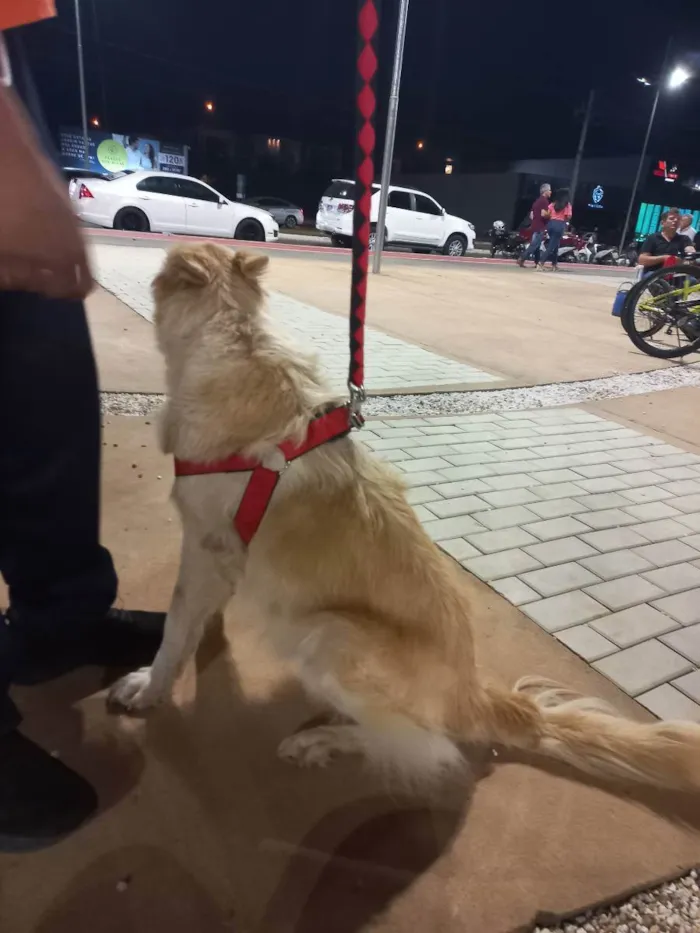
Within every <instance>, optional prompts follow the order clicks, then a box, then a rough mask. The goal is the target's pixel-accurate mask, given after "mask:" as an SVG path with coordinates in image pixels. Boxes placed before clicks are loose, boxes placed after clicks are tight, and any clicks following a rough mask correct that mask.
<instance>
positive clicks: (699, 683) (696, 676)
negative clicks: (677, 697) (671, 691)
mask: <svg viewBox="0 0 700 933" xmlns="http://www.w3.org/2000/svg"><path fill="white" fill-rule="evenodd" d="M673 686H674V687H677V688H678V689H679V690H681V691H682V692H683V693H685V694H686V696H689V697H690V699H691V700H695V701H696V702H698V703H700V671H693V672H692V673H690V674H684V675H683V677H679V679H678V680H674V681H673Z"/></svg>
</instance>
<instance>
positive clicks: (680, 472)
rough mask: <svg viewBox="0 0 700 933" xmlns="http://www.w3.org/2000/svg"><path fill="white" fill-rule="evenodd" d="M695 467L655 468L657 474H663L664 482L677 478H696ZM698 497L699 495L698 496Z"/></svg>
mask: <svg viewBox="0 0 700 933" xmlns="http://www.w3.org/2000/svg"><path fill="white" fill-rule="evenodd" d="M696 469H697V467H695V468H693V467H682V466H681V467H666V468H665V469H662V470H655V472H656V473H658V474H659V476H663V478H664V479H665V480H666V482H667V483H668V482H671V481H672V480H679V479H694V480H697V478H698V474H697V473H696ZM699 498H700V497H699Z"/></svg>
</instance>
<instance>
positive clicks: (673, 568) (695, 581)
mask: <svg viewBox="0 0 700 933" xmlns="http://www.w3.org/2000/svg"><path fill="white" fill-rule="evenodd" d="M642 576H643V577H644V579H645V580H648V581H649V582H650V583H653V584H654V586H659V587H661V589H662V590H665V591H666V592H667V593H681V592H682V591H683V590H690V589H692V588H693V587H700V569H699V568H698V567H694V566H693V565H692V564H672V565H670V566H669V567H661V568H659V569H658V570H651V571H649V572H648V573H643V574H642Z"/></svg>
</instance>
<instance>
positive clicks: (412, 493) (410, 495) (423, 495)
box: [406, 486, 441, 505]
mask: <svg viewBox="0 0 700 933" xmlns="http://www.w3.org/2000/svg"><path fill="white" fill-rule="evenodd" d="M406 498H407V499H408V501H409V503H410V504H411V505H423V504H424V503H425V502H433V501H434V500H435V499H440V498H441V497H440V493H439V492H435V490H434V489H431V487H430V486H415V487H414V488H413V489H407V490H406Z"/></svg>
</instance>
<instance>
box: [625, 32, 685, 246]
mask: <svg viewBox="0 0 700 933" xmlns="http://www.w3.org/2000/svg"><path fill="white" fill-rule="evenodd" d="M670 47H671V42H670V40H669V43H668V46H667V47H666V57H665V58H664V65H663V68H662V69H661V73H662V75H663V73H664V72H665V71H666V62H667V60H668V53H669V50H670ZM691 77H692V74H691V72H690V71H688V69H687V68H684V67H683V65H676V67H675V68H674V69H673V71H671V72H670V74H669V76H668V78H667V79H666V85H665V86H666V87H667V88H668V89H669V90H670V91H675V90H677V89H678V88H679V87H681V86H682V85H684V84H685V82H686V81H687V80H688V79H689V78H691ZM637 81H639V82H640V84H644V85H645V86H646V87H651V82H650V81H647V79H646V78H637ZM662 87H664V82H663V80H661V81H657V83H656V94H654V103H653V104H652V105H651V113H650V114H649V124H648V126H647V132H646V135H645V137H644V145H643V146H642V154H641V156H640V157H639V166H638V167H637V177H636V178H635V179H634V187H633V188H632V194H631V196H630V203H629V205H628V207H627V216H626V217H625V225H624V227H623V228H622V236H621V237H620V247H619V252H620V253H622V251H623V249H624V248H625V240H626V239H627V231H628V229H629V225H630V217H631V216H632V209H633V208H634V202H635V199H636V197H637V189H638V188H639V179H640V178H641V177H642V169H643V168H644V160H645V159H646V155H647V146H648V145H649V137H650V136H651V129H652V127H653V125H654V118H655V117H656V108H657V107H658V105H659V97H660V96H661V89H662Z"/></svg>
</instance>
